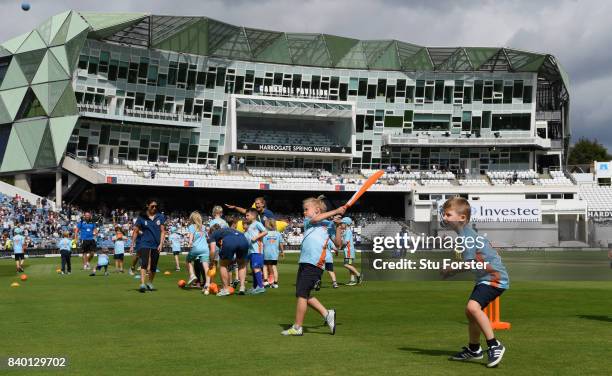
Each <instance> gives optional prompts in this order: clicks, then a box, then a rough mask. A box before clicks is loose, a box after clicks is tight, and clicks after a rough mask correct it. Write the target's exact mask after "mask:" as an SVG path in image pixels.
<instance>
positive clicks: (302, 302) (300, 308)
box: [281, 197, 346, 336]
mask: <svg viewBox="0 0 612 376" xmlns="http://www.w3.org/2000/svg"><path fill="white" fill-rule="evenodd" d="M303 209H304V240H302V245H301V247H300V248H301V249H300V260H299V267H298V275H297V281H296V286H295V290H296V291H295V296H296V297H297V307H296V312H295V323H294V324H293V325H292V326H291V327H290V328H289V329H287V330H284V331H282V332H281V334H282V335H284V336H301V335H302V334H303V333H304V332H303V328H302V324H303V323H304V317H305V316H306V310H307V309H308V306H310V307H311V308H313V309H315V310H316V311H318V312H319V314H320V315H321V316H323V318H324V319H325V322H326V323H327V325H328V327H329V329H330V331H331V334H332V335H334V334H335V333H336V311H335V310H333V309H330V310H328V309H327V308H325V307H324V306H323V304H321V302H319V300H318V299H317V298H315V297H313V296H310V292H311V291H312V290H313V289H315V288H316V287H318V286H320V284H321V276H322V275H323V268H324V266H325V258H326V255H327V242H328V241H329V240H330V238H331V234H330V229H331V228H332V222H331V221H330V220H329V219H330V218H334V217H335V216H337V215H342V214H344V212H345V211H346V209H345V208H344V207H339V208H338V209H335V210H331V211H328V212H326V211H325V210H326V209H327V208H326V206H325V204H324V203H323V201H322V200H321V198H320V197H319V198H314V197H311V198H307V199H306V200H304V202H303ZM338 231H340V230H339V229H338V228H336V232H338ZM334 238H335V237H334ZM336 246H338V244H336Z"/></svg>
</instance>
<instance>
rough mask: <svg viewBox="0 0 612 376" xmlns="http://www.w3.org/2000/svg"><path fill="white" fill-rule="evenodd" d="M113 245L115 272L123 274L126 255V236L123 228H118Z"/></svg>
mask: <svg viewBox="0 0 612 376" xmlns="http://www.w3.org/2000/svg"><path fill="white" fill-rule="evenodd" d="M113 243H114V247H115V254H114V255H113V259H115V271H117V272H119V273H123V256H124V254H125V236H124V235H123V231H121V228H119V227H117V229H116V230H115V236H114V237H113Z"/></svg>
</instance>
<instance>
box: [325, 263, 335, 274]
mask: <svg viewBox="0 0 612 376" xmlns="http://www.w3.org/2000/svg"><path fill="white" fill-rule="evenodd" d="M325 271H328V272H333V271H334V263H333V262H326V263H325Z"/></svg>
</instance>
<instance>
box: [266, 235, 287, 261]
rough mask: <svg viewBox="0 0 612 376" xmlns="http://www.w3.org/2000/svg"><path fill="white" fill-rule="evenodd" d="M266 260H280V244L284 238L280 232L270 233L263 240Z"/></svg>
mask: <svg viewBox="0 0 612 376" xmlns="http://www.w3.org/2000/svg"><path fill="white" fill-rule="evenodd" d="M262 240H263V254H264V260H278V255H279V253H280V243H281V242H282V241H283V236H282V235H281V234H280V232H278V231H268V235H266V236H264V237H263V238H262Z"/></svg>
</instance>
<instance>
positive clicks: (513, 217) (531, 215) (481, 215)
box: [438, 200, 542, 223]
mask: <svg viewBox="0 0 612 376" xmlns="http://www.w3.org/2000/svg"><path fill="white" fill-rule="evenodd" d="M442 205H444V200H441V201H438V208H439V211H440V216H441V215H442ZM470 206H471V207H472V213H471V218H470V222H476V223H487V222H537V223H541V222H542V206H541V205H540V201H537V200H525V201H521V202H509V201H480V200H477V201H470Z"/></svg>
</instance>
